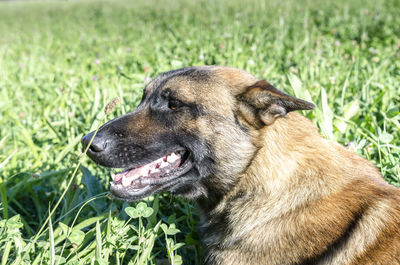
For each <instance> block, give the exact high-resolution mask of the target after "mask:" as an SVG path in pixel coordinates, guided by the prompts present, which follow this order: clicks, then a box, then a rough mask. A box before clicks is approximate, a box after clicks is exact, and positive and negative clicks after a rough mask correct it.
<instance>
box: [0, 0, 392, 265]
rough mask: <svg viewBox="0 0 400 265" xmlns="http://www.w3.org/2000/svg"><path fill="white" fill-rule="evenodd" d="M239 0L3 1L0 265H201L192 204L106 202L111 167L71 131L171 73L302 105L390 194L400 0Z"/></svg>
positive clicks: (158, 199) (161, 199)
mask: <svg viewBox="0 0 400 265" xmlns="http://www.w3.org/2000/svg"><path fill="white" fill-rule="evenodd" d="M243 2H244V1H239V0H223V1H211V0H209V1H208V0H207V1H195V2H194V1H189V0H182V1H173V2H171V1H168V2H167V1H165V2H158V1H155V0H139V1H134V2H133V1H132V3H131V2H121V1H113V2H111V1H110V2H1V3H0V150H1V152H0V195H1V197H0V198H1V205H0V260H1V261H0V265H5V264H163V262H164V264H166V263H168V262H170V263H173V264H180V263H181V262H182V261H181V260H182V259H183V261H184V264H201V249H202V248H201V246H199V239H198V235H197V233H196V224H197V222H198V219H199V217H198V213H197V212H196V209H195V207H194V206H193V205H192V204H191V203H190V202H187V201H185V200H183V199H181V198H171V197H170V196H169V195H168V194H163V195H160V196H154V197H150V198H148V199H145V200H144V201H143V202H144V203H143V202H141V203H139V204H136V203H133V204H128V203H122V202H118V201H113V200H111V199H109V198H108V197H107V191H108V187H109V183H108V182H109V179H110V177H109V172H108V171H107V170H106V169H102V168H99V167H97V166H95V165H94V164H93V163H92V162H91V161H90V160H89V159H87V158H86V157H84V156H80V154H81V147H80V145H79V140H80V138H81V136H83V135H84V134H85V133H87V132H89V131H91V130H94V129H96V128H97V127H98V125H100V124H101V123H103V122H104V121H105V120H108V119H111V118H113V117H115V116H118V115H121V114H122V113H125V112H128V111H130V110H133V109H134V108H135V106H136V105H137V104H138V102H139V100H140V98H141V91H142V88H143V87H144V85H145V84H146V82H148V80H149V78H152V77H154V76H156V75H157V74H158V73H160V72H163V71H167V70H170V69H173V68H179V67H183V66H189V65H203V64H218V65H228V66H234V67H238V68H243V69H245V70H248V71H249V72H251V73H253V74H254V75H256V76H258V77H260V78H265V79H267V80H268V81H270V82H271V83H273V84H274V85H275V86H277V87H278V88H280V89H282V90H285V91H287V92H288V93H291V94H295V95H297V96H298V97H301V98H304V99H307V100H311V101H313V102H314V103H316V105H317V108H316V110H315V111H313V112H308V113H307V116H308V117H309V118H310V119H311V120H312V121H313V122H315V123H316V124H318V126H319V127H320V128H321V132H322V133H323V135H325V136H326V137H328V138H332V139H334V140H336V141H338V142H340V143H342V144H344V145H349V146H350V147H351V148H352V149H353V150H355V152H357V153H359V154H360V155H362V156H364V157H366V158H367V159H370V160H371V161H373V162H374V163H375V165H376V166H377V167H378V168H379V169H380V171H381V172H382V174H383V175H384V177H385V179H386V180H387V181H388V182H389V183H391V184H393V185H396V186H400V163H399V160H400V133H399V131H400V114H399V108H400V27H399V26H398V25H400V2H398V1H396V0H388V1H383V0H374V1H372V0H367V1H361V0H360V1H358V0H356V1H352V2H350V3H349V2H348V1H344V0H340V1H331V2H327V1H322V0H321V1H311V0H310V1H290V0H271V1H268V2H266V1H247V2H246V3H243ZM115 97H120V98H121V103H120V104H119V105H118V106H117V107H116V109H115V110H114V112H113V113H112V114H110V115H105V114H104V113H103V108H104V106H105V105H106V104H107V102H109V101H110V100H111V99H113V98H115ZM49 214H50V216H51V218H49Z"/></svg>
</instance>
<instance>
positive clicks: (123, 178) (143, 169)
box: [112, 153, 182, 187]
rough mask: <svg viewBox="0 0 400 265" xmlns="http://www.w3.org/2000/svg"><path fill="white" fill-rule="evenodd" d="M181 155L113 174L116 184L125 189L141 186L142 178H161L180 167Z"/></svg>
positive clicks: (165, 157) (175, 154) (173, 154)
mask: <svg viewBox="0 0 400 265" xmlns="http://www.w3.org/2000/svg"><path fill="white" fill-rule="evenodd" d="M181 160H182V159H181V155H180V154H179V153H171V154H169V155H166V156H164V157H161V158H159V159H157V160H155V161H153V162H150V163H148V164H146V165H142V166H140V167H137V168H133V169H126V170H124V171H122V172H121V173H118V174H116V175H113V174H112V178H113V182H114V184H122V185H123V186H125V187H128V186H131V185H134V186H137V184H140V178H148V177H152V178H159V177H162V176H163V175H165V174H167V173H169V172H170V171H171V170H173V169H175V168H177V167H179V165H180V163H181Z"/></svg>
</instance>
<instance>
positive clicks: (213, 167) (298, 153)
mask: <svg viewBox="0 0 400 265" xmlns="http://www.w3.org/2000/svg"><path fill="white" fill-rule="evenodd" d="M313 107H314V105H313V104H311V103H308V102H306V101H303V100H300V99H297V98H294V97H291V96H289V95H286V94H285V93H283V92H281V91H279V90H277V89H276V88H274V87H273V86H271V85H270V84H268V83H267V82H266V81H257V79H256V78H254V77H253V76H252V75H250V74H248V73H246V72H244V71H241V70H238V69H233V68H226V67H214V66H204V67H191V68H184V69H179V70H175V71H171V72H167V73H164V74H162V75H160V76H158V77H156V78H155V79H154V80H153V81H152V82H150V83H149V84H148V85H147V87H146V88H145V90H144V95H143V99H142V102H141V103H140V105H139V106H138V108H137V109H136V110H135V111H134V112H131V113H128V114H126V115H124V116H121V117H119V118H117V119H115V120H112V121H110V122H108V123H107V124H105V125H103V126H102V127H101V128H100V129H99V131H98V133H97V134H96V136H95V138H94V139H93V142H92V144H91V146H90V147H89V151H88V155H89V156H90V157H91V158H92V159H93V160H94V161H96V162H97V163H99V164H100V165H103V166H107V167H114V168H127V169H126V170H125V171H123V172H121V173H119V174H117V175H116V176H114V182H113V183H112V186H111V191H112V193H113V194H114V196H115V197H116V198H119V199H122V200H127V201H133V200H138V199H140V198H143V197H145V196H148V195H151V194H153V193H156V192H163V191H170V192H171V193H172V194H175V195H181V196H184V197H187V198H190V199H192V200H194V201H195V202H196V203H197V205H198V207H199V209H200V211H201V214H202V222H201V223H202V225H201V234H202V240H203V242H204V244H205V246H206V247H207V254H206V257H205V260H206V263H207V264H232V265H233V264H279V265H282V264H332V265H333V264H334V265H339V264H346V265H349V264H385V265H386V264H400V190H399V189H396V188H395V187H393V186H391V185H388V184H387V183H385V181H384V180H383V178H382V177H381V175H380V173H379V172H378V170H377V169H376V168H375V167H374V165H373V164H372V163H370V162H368V161H367V160H365V159H363V158H361V157H359V156H358V155H356V154H354V153H352V152H350V151H348V150H346V149H345V148H343V147H342V146H341V145H339V144H336V143H334V142H331V141H328V140H326V139H324V138H322V137H321V136H320V135H319V134H318V130H317V128H316V126H314V125H313V124H312V123H311V122H310V121H309V120H308V119H306V118H304V117H303V116H302V115H300V114H298V113H296V112H291V111H295V110H307V109H312V108H313ZM92 137H93V133H91V134H89V135H87V136H85V137H84V138H83V139H82V142H83V144H84V146H87V145H88V143H89V142H90V139H91V138H92Z"/></svg>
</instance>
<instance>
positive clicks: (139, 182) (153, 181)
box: [110, 150, 193, 201]
mask: <svg viewBox="0 0 400 265" xmlns="http://www.w3.org/2000/svg"><path fill="white" fill-rule="evenodd" d="M192 168H193V158H192V155H191V153H190V152H189V151H186V150H183V151H177V152H172V153H169V154H167V155H165V156H163V157H160V158H158V159H156V160H154V161H152V162H150V163H147V164H144V165H141V166H138V167H135V168H127V169H125V170H123V171H122V172H120V173H118V174H112V178H113V181H112V182H111V188H110V190H111V197H112V198H114V199H118V200H124V201H136V200H139V199H142V198H144V197H147V196H150V195H152V194H154V193H159V192H164V191H169V190H170V189H171V188H173V187H174V186H175V185H179V183H180V179H181V178H183V176H184V175H186V174H187V173H188V172H189V171H190V170H191V169H192Z"/></svg>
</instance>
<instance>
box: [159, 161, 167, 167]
mask: <svg viewBox="0 0 400 265" xmlns="http://www.w3.org/2000/svg"><path fill="white" fill-rule="evenodd" d="M168 165H169V164H168V162H166V161H165V162H164V161H163V162H162V163H161V164H160V168H164V167H167V166H168Z"/></svg>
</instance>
